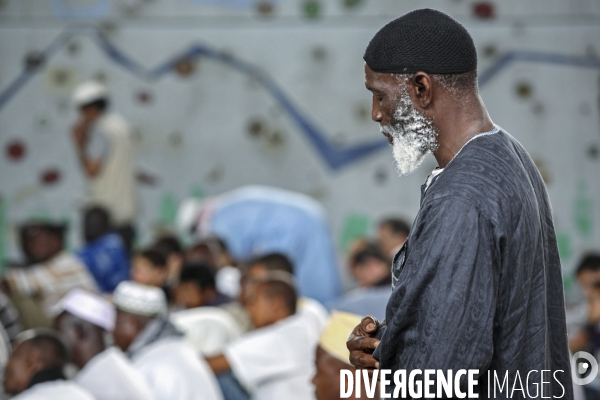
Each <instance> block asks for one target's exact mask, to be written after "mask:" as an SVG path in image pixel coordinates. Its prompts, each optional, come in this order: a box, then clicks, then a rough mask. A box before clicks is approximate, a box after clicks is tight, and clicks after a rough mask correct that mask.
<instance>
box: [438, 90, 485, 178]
mask: <svg viewBox="0 0 600 400" xmlns="http://www.w3.org/2000/svg"><path fill="white" fill-rule="evenodd" d="M435 126H436V128H437V130H438V143H439V147H438V149H437V150H436V152H435V153H434V156H435V159H436V160H437V162H438V165H439V167H440V168H445V167H446V165H448V163H449V162H450V161H452V159H453V158H454V156H456V154H457V153H458V152H459V151H460V149H461V148H462V147H463V146H464V145H465V144H466V143H467V142H468V141H469V140H471V139H472V138H473V137H475V136H477V135H478V134H480V133H483V132H487V131H490V130H492V129H493V128H494V123H493V122H492V119H491V118H490V116H489V114H488V112H487V110H486V108H485V105H484V104H483V101H482V100H481V98H480V97H479V96H478V95H477V96H476V97H474V98H472V99H466V100H464V101H463V102H460V103H459V102H454V103H453V104H452V106H451V107H446V109H445V110H444V111H443V112H442V113H440V115H439V117H438V118H436V121H435Z"/></svg>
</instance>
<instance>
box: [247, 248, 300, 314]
mask: <svg viewBox="0 0 600 400" xmlns="http://www.w3.org/2000/svg"><path fill="white" fill-rule="evenodd" d="M273 271H283V272H287V273H288V274H290V275H293V274H294V265H293V264H292V262H291V261H290V259H289V258H288V257H286V256H285V255H283V254H281V253H270V254H266V255H263V256H259V257H256V258H254V259H252V260H250V261H249V262H247V263H246V266H245V272H244V275H243V276H242V279H241V282H240V283H241V284H240V295H239V301H240V302H241V303H242V304H244V303H245V302H246V300H247V297H248V294H249V292H250V291H251V288H252V287H253V286H254V285H255V284H256V282H258V281H260V280H263V279H265V278H266V277H267V276H268V275H269V273H270V272H273Z"/></svg>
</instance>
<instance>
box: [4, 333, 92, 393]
mask: <svg viewBox="0 0 600 400" xmlns="http://www.w3.org/2000/svg"><path fill="white" fill-rule="evenodd" d="M68 360H69V353H68V350H67V347H66V346H65V344H64V343H63V341H62V339H61V338H60V337H59V336H58V335H57V334H56V333H54V332H52V331H50V330H42V329H40V330H30V331H25V332H23V333H22V334H21V335H20V336H19V339H17V342H16V344H15V349H14V351H13V353H12V354H11V356H10V359H9V360H8V363H7V364H6V369H5V371H4V390H5V391H6V392H7V393H9V394H12V395H15V396H14V397H12V399H14V400H39V399H61V400H94V397H93V396H92V395H91V394H90V393H89V392H87V391H86V390H85V389H83V388H82V387H80V386H79V385H78V384H76V383H75V382H72V381H68V380H66V377H65V374H64V368H65V366H66V364H67V362H68Z"/></svg>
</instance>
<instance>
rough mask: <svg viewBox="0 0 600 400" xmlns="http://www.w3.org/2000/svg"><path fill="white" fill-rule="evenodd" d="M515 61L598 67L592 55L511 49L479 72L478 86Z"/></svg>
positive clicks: (598, 63)
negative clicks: (569, 54)
mask: <svg viewBox="0 0 600 400" xmlns="http://www.w3.org/2000/svg"><path fill="white" fill-rule="evenodd" d="M517 61H524V62H533V63H542V64H553V65H565V66H568V67H579V68H600V59H597V58H592V57H585V56H568V55H564V54H556V53H545V52H532V51H511V52H508V53H506V54H504V55H503V56H502V57H500V58H499V59H498V60H496V62H495V63H494V64H493V65H491V66H490V67H489V68H487V69H486V70H485V71H483V72H482V73H480V74H479V87H484V86H485V85H486V84H487V83H488V82H489V81H491V80H492V79H493V78H494V77H495V76H496V75H497V74H498V73H500V71H502V70H503V69H505V68H506V67H508V66H509V65H510V64H512V63H514V62H517Z"/></svg>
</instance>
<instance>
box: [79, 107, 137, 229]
mask: <svg viewBox="0 0 600 400" xmlns="http://www.w3.org/2000/svg"><path fill="white" fill-rule="evenodd" d="M95 129H98V130H100V131H101V132H95V135H104V139H103V141H106V142H107V144H106V145H104V146H103V145H96V144H94V143H92V144H91V147H92V148H91V149H90V151H91V153H92V154H91V157H93V158H96V159H102V167H101V168H100V172H99V173H98V175H96V176H95V177H93V178H89V179H88V187H87V197H88V202H89V203H90V204H91V205H100V206H103V207H106V208H107V209H108V210H109V211H110V214H111V217H112V219H113V222H114V223H115V224H116V225H122V224H126V223H131V222H132V221H133V220H134V219H135V215H136V211H137V199H136V192H135V168H134V150H133V139H132V136H133V135H132V129H131V127H130V126H129V124H128V123H127V121H125V120H124V119H123V118H122V117H121V116H120V115H117V114H114V113H108V114H105V115H103V116H102V117H101V118H100V119H99V120H98V122H97V123H96V126H95ZM96 147H101V149H96Z"/></svg>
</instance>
